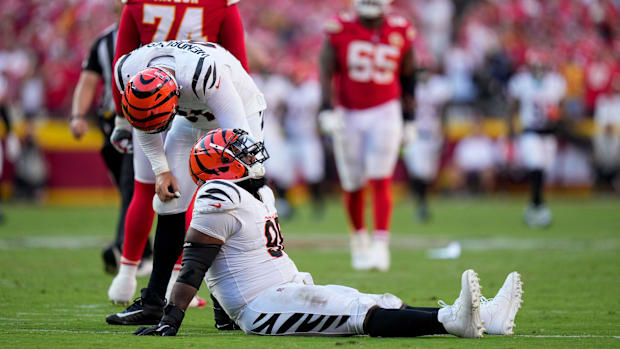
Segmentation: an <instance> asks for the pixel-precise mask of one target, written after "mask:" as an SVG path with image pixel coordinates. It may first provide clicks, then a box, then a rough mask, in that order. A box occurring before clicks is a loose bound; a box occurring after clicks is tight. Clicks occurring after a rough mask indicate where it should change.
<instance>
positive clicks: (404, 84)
mask: <svg viewBox="0 0 620 349" xmlns="http://www.w3.org/2000/svg"><path fill="white" fill-rule="evenodd" d="M415 79H416V77H415V60H414V56H413V48H410V49H408V50H407V51H406V52H405V56H404V57H403V63H402V66H401V71H400V87H401V91H402V92H401V105H402V113H403V121H404V128H403V141H404V143H408V142H411V141H413V140H414V139H415V136H416V129H415V124H414V121H415V82H416V80H415Z"/></svg>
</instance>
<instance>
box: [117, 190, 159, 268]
mask: <svg viewBox="0 0 620 349" xmlns="http://www.w3.org/2000/svg"><path fill="white" fill-rule="evenodd" d="M154 194H155V184H150V183H141V182H138V181H137V180H134V189H133V198H131V203H130V204H129V208H128V209H127V215H126V217H125V237H124V240H123V257H124V259H125V260H127V261H130V263H131V262H133V263H131V264H137V263H138V262H140V260H141V259H142V253H143V252H144V246H145V245H146V242H147V241H148V238H149V234H150V233H151V227H152V226H153V219H154V218H155V212H154V211H153V195H154Z"/></svg>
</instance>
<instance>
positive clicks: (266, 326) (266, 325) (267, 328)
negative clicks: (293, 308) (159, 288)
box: [252, 313, 280, 334]
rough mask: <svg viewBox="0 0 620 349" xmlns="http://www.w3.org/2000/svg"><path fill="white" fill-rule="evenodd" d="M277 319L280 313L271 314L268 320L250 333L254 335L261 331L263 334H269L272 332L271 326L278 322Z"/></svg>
mask: <svg viewBox="0 0 620 349" xmlns="http://www.w3.org/2000/svg"><path fill="white" fill-rule="evenodd" d="M279 317H280V313H275V314H273V315H272V316H271V317H270V318H269V320H267V321H265V322H263V324H262V325H260V326H258V327H255V328H253V329H252V332H254V333H261V332H262V331H263V330H265V334H271V332H272V331H273V326H274V325H275V324H276V321H278V318H279ZM255 322H256V321H255Z"/></svg>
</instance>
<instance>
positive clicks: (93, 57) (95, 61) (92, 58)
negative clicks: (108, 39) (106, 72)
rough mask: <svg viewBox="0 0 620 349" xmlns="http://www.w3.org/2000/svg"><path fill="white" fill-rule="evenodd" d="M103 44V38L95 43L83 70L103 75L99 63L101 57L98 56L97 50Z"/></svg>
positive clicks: (83, 65) (83, 64) (83, 63)
mask: <svg viewBox="0 0 620 349" xmlns="http://www.w3.org/2000/svg"><path fill="white" fill-rule="evenodd" d="M100 42H101V37H100V38H99V39H97V40H95V42H94V43H93V45H92V46H91V47H90V51H89V52H88V57H86V59H85V60H84V62H82V70H88V71H92V72H94V73H97V74H99V75H101V74H103V68H102V67H101V63H100V62H99V55H98V54H97V48H98V47H99V43H100Z"/></svg>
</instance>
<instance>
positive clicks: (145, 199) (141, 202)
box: [108, 144, 155, 303]
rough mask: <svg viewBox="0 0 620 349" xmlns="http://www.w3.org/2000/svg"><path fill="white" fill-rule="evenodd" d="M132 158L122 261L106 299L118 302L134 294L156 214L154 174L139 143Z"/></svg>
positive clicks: (125, 300) (124, 300) (124, 301)
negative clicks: (129, 198)
mask: <svg viewBox="0 0 620 349" xmlns="http://www.w3.org/2000/svg"><path fill="white" fill-rule="evenodd" d="M132 160H133V169H134V176H133V177H134V180H133V188H134V192H133V197H132V198H131V202H130V203H129V206H128V208H127V213H126V215H125V234H124V237H123V253H122V256H121V264H120V266H119V271H118V274H117V275H116V277H115V278H114V280H112V284H111V285H110V288H109V289H108V297H109V299H110V300H112V301H113V302H118V303H127V302H129V301H130V300H131V299H132V298H133V297H134V293H135V291H136V287H137V281H136V274H137V272H138V267H139V264H140V260H141V258H142V255H143V253H144V250H145V246H146V244H147V243H148V237H149V234H150V233H151V227H152V225H153V219H154V217H155V212H153V194H154V193H155V174H154V173H153V170H152V169H151V164H150V162H149V160H148V159H147V157H146V155H145V154H144V152H143V151H142V148H141V147H140V146H139V145H138V144H136V146H134V154H133V159H132Z"/></svg>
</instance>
